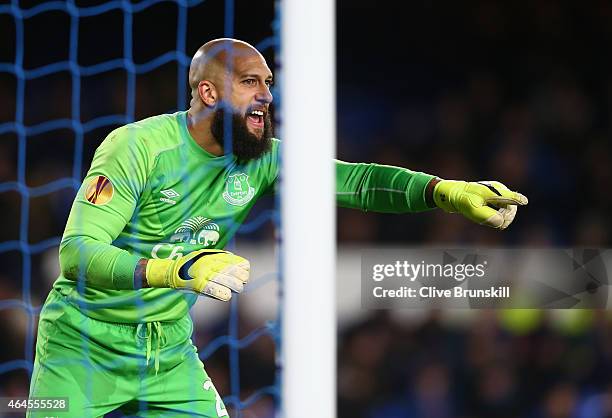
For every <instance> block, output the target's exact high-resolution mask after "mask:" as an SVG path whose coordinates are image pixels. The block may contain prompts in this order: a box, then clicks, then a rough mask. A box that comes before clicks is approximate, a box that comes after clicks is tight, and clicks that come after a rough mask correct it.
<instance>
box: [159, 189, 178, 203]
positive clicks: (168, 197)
mask: <svg viewBox="0 0 612 418" xmlns="http://www.w3.org/2000/svg"><path fill="white" fill-rule="evenodd" d="M160 193H161V194H163V195H164V196H165V197H160V198H159V200H160V201H162V202H164V203H170V204H171V205H176V201H174V200H172V199H176V198H177V197H180V196H181V195H180V194H178V193H177V192H175V191H174V190H172V189H166V190H162V191H161V192H160Z"/></svg>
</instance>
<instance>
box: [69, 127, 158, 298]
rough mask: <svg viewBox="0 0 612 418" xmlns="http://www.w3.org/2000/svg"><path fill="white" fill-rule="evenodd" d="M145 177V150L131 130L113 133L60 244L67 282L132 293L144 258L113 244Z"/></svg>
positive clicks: (89, 175)
mask: <svg viewBox="0 0 612 418" xmlns="http://www.w3.org/2000/svg"><path fill="white" fill-rule="evenodd" d="M147 172H148V157H147V152H146V149H145V148H144V146H143V145H142V144H141V142H140V141H139V140H138V139H137V138H136V137H135V136H134V135H131V134H130V131H129V130H128V129H127V128H120V129H118V130H116V131H114V132H112V133H111V134H110V135H109V136H108V137H107V138H106V139H105V140H104V142H103V143H102V145H100V147H99V148H98V150H97V151H96V154H95V156H94V159H93V161H92V165H91V168H90V170H89V172H88V173H87V176H86V177H85V179H84V181H83V185H82V186H81V188H80V189H79V191H78V193H77V195H76V197H75V200H74V203H73V205H72V209H71V210H70V215H69V217H68V222H67V224H66V229H65V231H64V235H63V237H62V241H61V243H60V253H59V259H60V268H61V272H62V274H63V275H64V277H66V278H67V279H70V280H74V281H81V280H84V282H85V285H86V286H93V287H101V288H111V289H133V288H134V271H135V269H136V266H137V264H138V261H139V260H140V258H141V257H139V256H137V255H133V254H130V253H129V252H128V251H126V250H123V249H121V248H118V247H115V246H113V245H112V242H113V241H114V240H115V239H116V238H117V237H118V236H119V234H120V233H121V231H123V229H124V228H125V226H126V224H127V223H128V222H129V221H130V219H131V217H132V214H133V212H134V209H135V207H136V203H137V201H138V197H139V196H140V193H141V192H142V189H143V188H144V185H145V183H146V177H147V174H146V173H147ZM106 180H108V182H106Z"/></svg>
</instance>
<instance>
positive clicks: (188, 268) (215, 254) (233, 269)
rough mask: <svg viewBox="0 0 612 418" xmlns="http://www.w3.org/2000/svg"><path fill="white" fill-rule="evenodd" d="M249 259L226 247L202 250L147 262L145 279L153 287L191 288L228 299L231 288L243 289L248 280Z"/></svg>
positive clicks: (238, 290) (211, 295)
mask: <svg viewBox="0 0 612 418" xmlns="http://www.w3.org/2000/svg"><path fill="white" fill-rule="evenodd" d="M249 271H250V265H249V262H248V261H247V260H246V259H244V258H242V257H239V256H237V255H235V254H232V253H230V252H227V251H223V250H199V251H194V252H192V253H189V254H187V255H185V256H183V257H180V258H178V259H175V260H169V259H159V258H153V259H150V260H148V261H147V269H146V278H147V282H148V284H149V286H151V287H169V288H172V289H179V290H191V291H193V292H196V293H199V294H201V295H206V296H210V297H213V298H215V299H220V300H223V301H228V300H230V298H231V297H232V291H234V292H236V293H240V292H242V289H243V288H244V285H245V283H246V282H247V281H248V280H249Z"/></svg>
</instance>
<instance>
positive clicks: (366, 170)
mask: <svg viewBox="0 0 612 418" xmlns="http://www.w3.org/2000/svg"><path fill="white" fill-rule="evenodd" d="M435 182H436V178H435V177H434V176H432V175H429V174H425V173H420V172H416V171H411V170H408V169H405V168H400V167H393V166H388V165H380V164H364V163H347V162H344V161H336V201H337V203H338V206H341V207H345V208H353V209H361V210H363V211H373V212H387V213H407V212H422V211H425V210H429V209H432V208H434V207H435V205H434V204H433V199H432V198H431V193H432V191H433V186H434V185H435Z"/></svg>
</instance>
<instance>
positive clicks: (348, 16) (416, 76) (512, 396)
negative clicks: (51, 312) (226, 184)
mask: <svg viewBox="0 0 612 418" xmlns="http://www.w3.org/2000/svg"><path fill="white" fill-rule="evenodd" d="M37 3H39V2H27V1H22V2H20V5H21V7H23V8H29V7H32V6H33V5H35V4H37ZM76 3H77V5H80V6H86V5H92V4H99V3H101V2H100V1H97V2H93V1H89V2H81V1H77V2H76ZM337 4H338V6H337V13H338V15H337V22H338V32H337V51H338V61H337V71H338V157H339V158H341V159H344V160H348V161H371V162H378V163H385V164H394V165H399V166H403V167H408V168H411V169H414V170H420V171H425V172H428V173H431V174H436V175H438V176H440V177H443V178H448V179H465V180H482V179H498V180H501V181H503V182H505V183H506V184H507V185H508V186H510V187H511V188H513V189H517V190H519V191H521V192H523V193H524V194H526V195H527V196H528V197H529V199H530V203H529V205H528V206H527V207H525V208H522V209H521V210H520V211H519V213H518V216H517V219H516V221H515V223H514V224H513V225H512V226H511V227H510V229H509V230H507V231H505V232H503V233H500V232H498V231H492V230H488V229H486V228H482V227H477V226H474V225H472V224H470V223H469V222H467V221H465V220H463V219H461V218H460V217H459V216H451V215H446V214H443V213H440V211H435V212H431V213H426V214H419V215H405V216H397V215H378V214H373V213H368V214H362V213H360V212H357V211H350V210H339V211H338V240H339V244H340V245H355V246H360V245H370V246H373V245H388V244H394V245H433V244H436V245H455V246H456V245H464V244H466V245H467V244H473V245H481V246H534V247H548V246H554V247H569V246H588V247H607V246H609V245H610V239H611V236H610V233H611V229H610V220H609V216H608V213H609V212H610V209H611V206H612V194H611V193H610V192H609V189H610V187H609V185H610V183H611V180H612V170H611V169H610V164H611V163H612V152H611V151H612V150H611V147H612V145H611V141H610V139H611V138H610V137H611V133H612V129H611V128H612V127H611V126H610V120H611V116H612V110H611V109H612V107H611V104H612V71H611V70H612V68H611V67H612V66H611V60H612V58H611V57H612V54H610V46H611V45H612V43H611V41H612V4H611V3H610V2H608V1H584V2H571V1H547V0H534V1H526V0H519V1H513V2H504V1H500V0H495V1H484V0H483V1H418V2H397V1H385V2H380V1H378V2H372V1H365V0H339V1H338V2H337ZM223 13H224V3H223V1H221V0H210V1H206V2H204V3H203V4H201V5H199V6H197V7H195V8H193V9H192V10H191V11H190V13H189V19H188V30H187V52H188V53H189V54H191V53H193V52H194V51H195V49H197V47H198V46H200V45H201V44H202V43H203V42H205V41H206V40H209V39H212V38H215V37H220V36H223V35H224V19H223ZM235 16H236V18H235V34H234V35H235V37H238V38H241V39H244V40H246V41H249V42H251V43H254V44H256V43H257V42H258V41H260V40H262V39H264V38H266V37H268V36H271V35H272V34H273V30H274V28H273V23H272V22H273V20H274V4H273V2H271V1H264V2H247V1H244V0H240V1H236V15H235ZM81 22H82V24H81V26H80V31H79V54H78V59H79V62H80V63H81V64H82V65H92V64H95V63H98V62H102V61H105V60H108V59H113V58H118V57H121V56H122V54H123V48H122V45H123V35H122V15H121V13H120V12H118V11H113V12H108V13H105V14H103V15H101V16H97V17H91V18H83V19H82V21H81ZM69 23H70V19H69V16H68V15H67V14H66V13H62V12H49V13H44V14H41V15H38V16H36V17H34V18H31V19H28V20H26V21H25V26H24V28H25V61H24V66H25V68H36V67H39V66H41V65H45V64H49V63H51V62H54V61H59V60H64V59H67V58H68V36H69ZM313 26H316V22H313ZM175 36H176V5H174V4H169V3H160V4H158V5H155V6H153V7H151V8H149V9H147V10H146V11H144V12H141V13H138V14H136V15H135V17H134V27H133V40H134V45H133V51H134V60H135V61H136V62H137V63H142V62H146V61H148V60H150V59H152V58H153V57H156V56H158V55H160V54H161V53H163V52H166V51H168V50H173V49H174V48H175V43H176V41H175V39H176V38H175ZM0 39H1V40H2V41H0V45H1V48H0V62H12V61H14V56H15V44H14V39H15V24H14V21H13V18H12V17H11V16H9V15H0ZM264 52H265V55H266V58H267V59H268V62H269V63H270V64H271V67H273V65H272V64H273V63H274V62H275V57H274V56H273V50H272V49H268V50H266V51H264ZM178 71H179V68H177V64H176V63H172V64H168V65H164V66H163V67H161V68H159V69H157V70H154V71H152V72H150V73H147V74H145V75H139V76H138V77H137V91H136V118H137V119H139V118H143V117H147V116H150V115H154V114H158V113H162V112H167V111H174V110H177V109H179V108H182V107H177V103H176V96H177V91H176V89H177V86H176V75H177V72H178ZM304 82H305V83H308V82H309V80H304ZM15 85H16V82H15V77H14V75H12V74H8V73H0V92H2V95H1V96H0V124H1V123H4V122H10V121H12V120H14V118H15V94H16V88H15ZM81 86H82V100H81V108H80V111H81V119H82V120H83V121H86V120H90V119H92V118H95V117H98V116H101V115H105V114H110V113H122V112H125V110H126V109H125V94H126V76H125V72H124V71H120V70H117V71H112V72H109V73H104V74H102V75H97V76H95V77H83V79H82V85H81ZM70 89H71V83H70V75H69V73H67V72H64V73H61V74H54V75H51V76H47V77H44V78H40V79H36V80H32V81H28V82H27V84H26V89H25V103H26V112H25V121H24V123H25V124H26V125H33V124H37V123H41V122H43V121H46V120H49V119H55V118H70V117H71V106H70ZM185 106H187V104H185ZM110 129H111V128H110V127H104V128H101V129H98V130H95V131H93V132H90V133H88V134H86V135H85V143H84V145H85V148H84V164H83V174H84V171H85V170H86V169H87V167H88V165H89V162H90V160H91V157H92V156H93V152H94V150H95V148H96V147H97V146H98V145H99V143H100V141H101V140H102V139H103V138H104V136H105V135H106V134H107V133H108V132H109V131H110ZM312 135H317V123H316V121H313V124H312ZM17 145H18V144H17V139H16V136H15V135H12V134H4V135H2V136H1V138H0V183H2V182H8V181H16V179H17V165H16V164H17V163H16V161H17ZM73 150H74V134H73V133H72V132H71V131H70V130H60V131H53V132H51V133H47V134H42V135H37V136H31V137H28V139H27V174H26V181H27V185H28V186H30V187H36V186H39V185H42V184H45V183H48V182H49V181H52V180H55V179H58V178H61V177H69V176H71V175H72V165H73ZM73 196H74V194H73V191H72V190H69V189H64V190H62V191H60V192H56V193H53V194H50V195H45V196H43V197H38V198H32V199H31V200H30V216H29V219H28V225H29V236H28V240H29V242H30V243H36V242H40V241H42V240H45V239H47V238H51V237H54V236H58V235H61V233H62V231H63V227H64V224H65V220H66V217H67V214H68V211H69V208H70V204H71V201H72V198H73ZM20 205H21V201H20V196H19V194H18V193H16V192H5V193H0V207H1V208H2V216H1V217H0V241H7V240H16V239H19V225H20V222H22V220H21V219H20ZM271 205H272V202H271V201H267V202H264V203H263V204H262V205H261V206H260V208H259V209H257V210H259V211H261V210H262V208H265V207H270V206H271ZM271 237H272V227H271V226H268V227H266V228H265V229H264V230H263V231H260V232H258V233H256V234H253V235H251V236H250V237H245V238H246V239H252V240H269V239H270V238H271ZM32 261H33V264H32V265H33V271H32V294H33V299H34V301H35V302H36V303H40V302H42V301H43V300H44V297H45V296H46V293H47V291H48V286H47V284H46V283H43V281H42V280H41V279H40V277H41V274H42V272H43V270H44V269H46V268H48V267H47V265H45V264H44V263H45V260H43V257H42V256H34V257H33V259H32ZM21 263H22V258H21V254H20V252H18V251H11V252H5V253H2V254H0V264H1V265H2V268H1V270H0V299H19V298H21V277H22V271H21ZM355 280H356V283H355V285H358V284H357V280H358V278H355ZM340 290H341V289H340ZM471 314H472V316H471V317H469V319H467V320H464V321H459V322H453V321H450V319H452V318H453V317H454V316H455V313H454V312H437V311H432V312H423V313H422V315H420V316H418V318H417V319H415V318H411V319H410V320H402V319H401V318H400V317H398V316H397V315H394V313H391V312H384V311H378V312H370V313H368V314H367V315H366V316H365V318H364V317H363V316H362V317H361V319H359V320H357V321H354V322H353V323H350V324H349V325H346V326H343V327H342V328H341V329H339V341H338V416H339V417H340V418H362V417H363V418H379V417H383V416H384V417H385V418H391V417H393V418H395V417H397V418H408V417H410V418H412V417H430V418H451V417H465V418H497V417H499V418H505V417H508V418H510V417H527V418H563V417H580V418H583V417H584V418H586V417H612V381H611V378H610V376H612V334H611V333H610V329H611V327H612V315H611V314H610V313H609V312H606V311H573V312H555V311H514V312H496V311H479V312H471ZM2 315H3V318H5V321H2V322H0V333H1V334H2V335H5V338H6V339H5V340H4V343H3V344H2V345H1V346H0V363H2V362H5V361H10V360H15V359H20V358H23V352H24V348H23V344H24V335H23V332H24V331H23V330H24V328H23V326H24V322H23V321H24V319H23V313H22V312H21V311H18V310H5V311H3V312H2ZM457 315H458V316H460V315H459V314H457ZM249 326H250V324H248V322H247V321H246V320H245V323H244V327H243V328H244V331H243V330H242V328H241V333H242V332H248V330H249ZM226 327H227V324H226V322H224V321H220V322H219V324H218V326H217V330H216V332H218V333H223V332H226ZM199 335H200V337H199V338H200V339H201V340H199V341H198V342H197V343H198V345H200V346H201V345H202V344H204V343H205V341H206V340H207V339H208V338H210V337H211V335H208V334H206V333H203V332H201V333H199ZM273 361H274V357H273V355H272V354H271V352H270V344H267V345H266V343H265V342H263V343H262V344H260V345H254V346H252V347H250V348H247V349H245V350H242V351H241V382H242V387H243V388H244V395H245V396H246V395H248V394H249V393H252V391H253V390H254V389H255V388H258V387H261V386H264V385H266V384H270V383H271V382H272V381H273V378H274V363H273ZM206 364H207V369H208V370H209V371H210V372H211V374H212V375H213V377H214V378H215V379H216V380H215V382H216V384H217V387H218V388H219V390H220V392H222V393H223V392H224V389H225V387H224V385H227V382H226V380H225V378H224V376H226V375H227V353H226V352H224V351H223V350H221V351H219V352H218V353H217V354H215V355H214V356H213V357H212V358H211V359H210V360H208V361H207V363H206ZM0 384H1V393H2V395H3V396H10V395H23V394H24V393H25V392H24V391H25V390H27V384H28V382H27V377H26V374H25V373H24V372H11V373H7V374H3V375H0ZM313 401H315V402H316V400H313ZM257 416H260V417H261V416H267V415H257Z"/></svg>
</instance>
